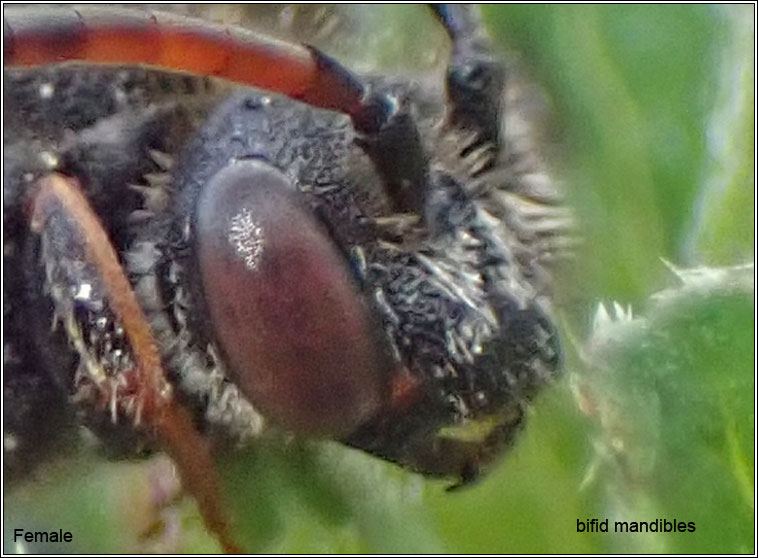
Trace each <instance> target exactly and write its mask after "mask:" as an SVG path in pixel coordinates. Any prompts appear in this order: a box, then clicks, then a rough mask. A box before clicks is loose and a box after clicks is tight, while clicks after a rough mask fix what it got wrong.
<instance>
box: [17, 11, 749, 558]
mask: <svg viewBox="0 0 758 558" xmlns="http://www.w3.org/2000/svg"><path fill="white" fill-rule="evenodd" d="M753 10H754V8H753V6H747V5H743V6H732V7H726V6H723V7H714V6H707V5H693V6H684V5H683V6H675V5H667V6H644V5H617V6H610V5H607V6H602V5H585V6H569V5H560V6H548V5H529V6H486V7H484V9H483V12H484V15H485V19H486V22H487V24H488V26H489V28H490V30H491V31H492V34H493V36H494V37H495V38H496V39H497V41H498V45H499V48H502V49H503V50H504V51H507V52H508V53H509V55H510V56H511V57H513V58H514V59H515V60H516V61H517V62H518V64H519V65H520V67H521V68H522V69H523V70H524V71H525V73H526V74H527V75H528V77H529V78H530V79H531V80H532V81H533V82H534V83H536V84H538V85H539V87H540V88H541V92H542V94H543V96H544V101H545V102H544V113H545V118H544V122H540V126H541V127H540V134H541V137H542V138H543V140H544V141H543V143H544V149H545V151H546V155H547V156H548V157H547V158H548V161H549V162H550V166H551V168H552V172H553V174H554V175H555V176H556V177H558V179H559V180H560V182H561V184H562V185H563V188H564V191H565V193H566V196H567V199H568V203H569V204H570V205H571V206H572V207H573V208H574V211H575V212H576V215H577V221H578V222H579V224H580V236H581V244H580V247H579V249H578V250H577V259H576V262H575V264H574V265H573V266H572V267H571V268H570V269H567V270H566V271H565V272H564V275H563V276H562V277H561V281H560V288H559V293H558V302H559V305H558V306H559V313H560V318H561V322H562V326H563V333H564V345H565V348H566V353H567V366H566V372H565V375H564V377H563V379H562V380H561V381H559V382H558V383H557V384H556V385H555V386H553V387H552V388H550V389H548V390H546V392H545V393H544V394H543V395H542V396H541V397H540V398H539V400H538V401H537V403H536V405H535V406H534V408H533V411H532V413H531V416H530V417H529V421H528V426H527V429H526V431H525V432H524V434H523V436H522V437H521V439H520V440H519V443H518V444H517V445H516V447H515V448H514V449H513V450H512V452H511V453H510V454H509V455H508V457H507V458H506V459H505V460H504V461H503V463H502V464H501V466H499V468H498V469H497V470H496V471H495V472H494V473H493V474H492V475H491V476H489V477H487V478H486V479H484V480H483V481H482V482H481V483H480V484H478V485H476V486H475V487H473V488H470V489H467V490H463V491H459V492H455V493H447V492H445V491H444V487H445V484H444V483H440V482H434V481H427V480H424V479H422V478H420V477H418V476H415V475H412V474H409V473H406V472H404V471H401V470H398V469H396V468H395V467H393V466H391V465H388V464H385V463H383V462H381V461H379V460H376V459H373V458H370V457H368V456H366V455H363V454H362V453H360V452H355V451H351V450H348V449H345V448H342V447H341V446H339V445H337V444H333V443H327V442H314V441H306V442H294V441H288V442H285V441H283V440H271V441H264V442H262V443H261V444H259V445H257V446H256V447H254V448H251V449H249V450H247V451H245V452H243V453H238V454H236V455H234V456H229V457H226V458H224V460H223V461H224V462H223V464H222V467H221V468H222V473H223V475H224V478H225V489H226V494H227V497H228V499H229V500H230V501H231V507H232V509H233V511H234V513H235V515H236V517H237V524H236V531H235V536H236V537H237V539H238V540H239V541H240V542H241V543H242V544H243V545H244V548H245V549H246V550H249V551H264V552H291V553H297V552H381V553H385V552H402V553H415V552H419V553H421V552H456V553H461V552H463V553H465V552H478V553H532V552H539V553H593V552H606V553H607V552H635V551H640V552H720V553H733V552H747V553H752V552H754V550H755V549H754V547H753V529H754V523H755V521H754V470H755V469H754V461H753V455H754V422H755V417H754V399H753V394H754V362H753V354H754V353H753V351H754V327H755V323H754V314H753V307H754V279H753V271H752V268H743V269H737V268H731V267H729V266H735V265H737V264H743V263H746V262H752V261H753V257H754V256H753V254H754V203H755V188H754V174H753V161H754V105H753V98H754V89H753V87H754V85H753V84H754V79H755V76H754V70H753V68H754V58H753V46H754V43H753V41H754V27H753V20H754V13H753ZM315 13H316V15H317V16H318V15H319V12H315ZM345 13H346V14H347V16H345V17H346V18H347V20H348V21H349V22H350V23H351V25H353V26H354V27H349V26H346V28H345V29H343V28H342V27H340V25H342V24H343V23H344V22H343V20H338V24H334V25H333V27H334V28H335V29H336V31H334V32H333V33H332V34H331V35H330V34H328V33H327V34H326V35H324V36H319V35H318V34H316V37H315V39H314V42H319V41H321V42H322V43H323V46H324V48H325V49H326V50H327V51H328V52H331V53H332V54H334V55H335V56H338V57H340V58H343V59H346V60H348V61H352V63H353V64H354V65H356V66H361V65H364V66H367V67H383V68H393V67H397V68H400V71H407V70H408V67H409V66H414V65H418V66H424V65H427V66H428V65H430V64H431V65H433V64H434V63H436V62H438V61H439V59H440V56H443V55H442V54H440V53H443V54H444V48H445V42H444V38H443V36H442V34H441V33H440V32H439V30H438V29H436V27H435V24H434V22H433V21H432V20H431V18H429V17H427V16H426V15H425V14H423V11H422V10H421V8H420V7H418V6H401V7H388V8H385V7H382V8H379V7H378V6H363V7H359V8H357V7H352V8H348V9H347V12H345ZM323 14H326V15H323ZM323 14H322V15H321V16H320V17H322V19H323V18H328V17H329V12H328V11H326V10H325V11H324V12H323ZM251 17H253V16H251ZM256 17H258V16H256ZM259 17H260V18H261V19H262V20H263V19H265V18H266V17H272V16H271V14H270V13H268V12H266V13H263V14H262V15H260V16H259ZM314 17H315V16H314ZM295 21H296V22H297V21H299V20H297V19H295ZM322 23H323V22H322ZM327 23H328V22H327ZM354 28H357V29H359V30H360V32H357V33H356V32H355V31H351V29H354ZM664 259H665V260H666V262H671V265H672V266H673V267H674V268H675V269H679V268H690V267H697V266H708V267H701V268H700V272H699V273H695V274H694V275H693V274H687V273H686V272H681V273H679V274H677V273H676V272H675V270H672V269H671V268H670V267H669V266H667V265H666V264H665V263H664V261H663V260H664ZM662 290H665V291H664V293H663V294H660V295H658V296H652V295H654V293H658V292H661V291H662ZM613 302H618V303H619V305H620V307H619V309H616V310H614V306H613ZM600 303H603V305H604V306H603V308H604V309H606V313H607V314H608V315H609V317H608V318H606V319H598V318H597V316H598V305H599V304H600ZM627 305H631V308H632V313H633V315H634V316H635V319H632V320H630V319H628V314H627V313H626V312H622V311H621V310H620V308H621V307H623V308H624V309H626V308H627ZM600 314H602V312H600ZM624 316H626V318H624ZM593 318H594V321H593ZM159 465H160V464H159V463H156V462H155V461H150V462H142V463H106V462H103V461H101V460H99V459H96V458H95V457H93V456H92V455H90V454H85V455H80V456H78V457H76V458H72V459H71V460H70V461H67V462H66V463H63V464H56V465H54V466H51V467H50V468H49V469H47V470H46V471H45V472H44V474H43V475H41V476H40V478H38V479H36V480H35V481H33V482H29V483H28V484H26V485H24V486H22V487H20V488H17V489H15V490H14V491H12V492H10V493H6V495H5V503H6V507H5V519H6V528H5V529H6V531H5V537H4V549H5V550H6V551H14V550H23V549H21V548H17V547H14V546H13V544H12V543H11V542H10V538H9V536H8V533H9V532H10V531H9V530H10V529H11V528H12V527H13V526H14V525H21V526H23V527H25V528H31V527H37V528H45V527H47V528H56V529H57V528H64V529H65V528H69V529H70V530H72V531H73V532H74V534H75V543H74V544H72V545H69V546H66V547H65V548H62V549H61V548H58V550H59V551H64V552H75V551H85V552H114V551H129V550H136V551H140V550H142V551H146V550H154V549H163V550H169V551H191V552H213V551H216V550H218V549H217V547H216V545H215V542H214V541H213V540H212V539H211V538H209V537H208V536H207V535H206V534H205V533H204V531H203V528H202V525H201V523H200V521H199V519H198V517H197V514H196V511H195V509H194V505H193V503H192V502H191V501H190V500H189V499H184V500H181V501H179V502H177V503H176V504H175V505H174V506H173V507H172V508H170V510H169V512H168V513H169V515H168V517H169V519H167V522H166V525H169V526H170V527H171V526H173V527H171V528H174V527H177V528H178V532H177V534H174V535H170V534H167V533H169V531H170V529H169V528H166V530H165V532H160V531H159V532H158V534H156V535H155V536H153V537H152V538H151V537H147V538H145V537H142V538H141V539H140V538H139V537H138V536H137V533H138V532H139V531H141V530H143V529H144V521H145V517H146V516H147V515H149V513H148V511H145V510H146V509H147V508H146V507H145V506H146V505H145V503H144V502H145V500H149V498H150V497H149V490H150V488H149V487H150V486H151V485H150V480H149V479H150V478H151V477H150V475H155V474H157V473H155V471H156V470H158V467H159ZM588 518H600V519H605V518H612V521H611V524H612V523H613V518H615V519H619V520H625V521H651V520H655V519H656V518H666V519H668V520H673V519H676V520H677V521H694V522H695V523H696V531H695V533H684V534H658V535H656V534H652V535H640V534H634V535H625V536H619V535H615V534H612V533H609V534H604V533H602V534H587V533H577V532H576V531H577V520H586V519H588ZM33 549H34V548H32V550H33ZM27 550H29V548H27Z"/></svg>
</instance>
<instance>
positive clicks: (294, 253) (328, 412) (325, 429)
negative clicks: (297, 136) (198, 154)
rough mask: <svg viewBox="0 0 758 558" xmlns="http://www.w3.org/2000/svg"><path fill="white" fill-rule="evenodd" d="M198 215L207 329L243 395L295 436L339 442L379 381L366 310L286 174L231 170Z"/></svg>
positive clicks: (366, 409) (370, 402) (359, 419)
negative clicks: (208, 320)
mask: <svg viewBox="0 0 758 558" xmlns="http://www.w3.org/2000/svg"><path fill="white" fill-rule="evenodd" d="M195 218H196V219H195V230H196V235H197V236H196V239H197V246H196V248H197V258H198V268H199V271H200V280H201V283H202V288H203V295H204V299H205V303H206V306H207V309H208V312H209V314H210V322H211V323H210V326H211V329H212V331H213V333H214V335H215V338H216V341H217V342H218V345H219V346H220V348H221V351H222V353H223V355H224V357H225V360H226V364H227V366H228V368H229V373H230V375H231V377H232V379H233V380H234V382H235V383H236V384H237V386H238V387H239V389H240V390H241V391H242V392H243V393H244V394H245V396H246V397H247V398H248V399H249V400H250V401H251V402H252V403H253V404H254V405H255V406H256V407H257V408H259V409H260V410H261V411H262V412H263V413H264V414H266V416H267V417H269V418H270V419H271V420H272V421H274V422H276V423H279V424H280V425H282V426H285V427H286V428H289V429H290V430H292V431H295V432H298V433H302V434H309V435H324V436H332V437H339V436H343V435H346V434H349V433H350V432H351V431H353V430H354V429H355V428H356V427H357V426H359V425H360V424H362V423H363V422H364V421H365V420H366V419H367V418H369V417H370V416H371V415H373V414H374V413H375V412H376V410H377V409H378V407H379V405H380V403H381V401H382V399H383V394H384V387H383V386H384V382H383V381H382V380H383V378H384V375H383V370H382V366H383V365H382V361H383V359H382V358H381V351H380V349H379V343H378V342H377V336H376V335H375V333H374V326H373V323H372V321H371V318H370V313H369V311H368V307H367V305H366V304H365V303H364V301H363V300H362V297H361V295H360V293H359V291H358V289H357V287H356V286H355V285H354V283H353V281H352V279H351V276H350V273H349V268H348V266H347V264H346V262H345V261H344V259H343V258H342V257H341V256H340V253H339V251H338V250H337V249H336V247H335V246H334V244H333V243H332V241H331V240H330V238H329V236H328V235H327V232H326V230H325V229H324V227H323V226H321V224H320V223H319V222H318V221H317V220H316V219H315V218H314V217H313V214H312V212H311V211H310V209H309V208H308V207H307V206H306V205H305V204H304V202H303V201H302V199H301V197H300V195H299V194H298V192H297V191H296V190H295V188H294V187H293V185H292V184H291V183H290V181H289V180H288V179H287V177H286V176H284V175H283V174H282V173H281V172H280V171H279V170H277V169H275V168H273V167H272V166H270V165H268V164H267V163H265V162H264V161H261V160H244V161H237V162H235V163H232V164H230V165H229V166H227V167H226V168H224V169H223V170H221V171H220V172H218V173H217V174H216V175H215V176H214V177H213V178H212V179H211V180H210V181H209V183H208V184H206V186H205V188H204V189H203V192H202V193H201V195H200V200H199V203H198V206H197V209H196V215H195Z"/></svg>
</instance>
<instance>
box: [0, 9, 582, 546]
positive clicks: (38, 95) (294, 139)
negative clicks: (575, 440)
mask: <svg viewBox="0 0 758 558" xmlns="http://www.w3.org/2000/svg"><path fill="white" fill-rule="evenodd" d="M431 9H432V12H433V14H434V16H435V17H436V19H437V21H438V23H439V24H440V25H441V26H442V27H443V29H444V30H445V33H446V34H447V36H448V38H449V42H450V45H451V51H450V56H449V61H448V63H447V66H446V69H445V72H444V76H443V77H442V78H440V79H428V78H425V77H408V76H405V75H387V74H376V73H368V72H359V71H356V70H351V69H349V68H347V67H346V66H345V65H343V64H341V63H340V62H339V61H337V60H336V59H335V58H332V57H330V56H329V55H327V54H325V53H324V52H322V51H321V50H319V49H317V48H315V47H313V46H309V45H305V44H297V43H284V42H281V41H278V40H274V39H269V38H266V37H264V36H262V35H260V34H258V33H254V32H251V31H249V30H246V29H243V28H238V27H233V26H229V25H216V24H210V23H208V22H206V21H202V20H196V19H192V18H188V17H184V16H180V15H176V14H166V13H162V12H158V11H140V10H122V9H115V8H92V7H82V8H76V9H74V8H71V7H62V8H45V9H43V10H39V9H36V8H16V9H10V8H8V9H6V11H5V13H4V45H3V48H4V54H5V68H4V97H3V101H4V132H5V143H4V155H3V162H4V177H3V178H4V188H3V192H4V211H5V214H4V244H3V247H4V264H5V267H4V269H5V271H4V280H5V287H4V292H3V295H4V301H3V305H4V317H5V330H4V337H5V343H4V362H5V377H4V421H5V422H4V424H5V430H4V440H5V445H4V448H5V463H6V473H8V474H9V475H10V476H14V475H17V474H21V473H22V472H25V471H26V470H28V468H29V463H31V462H34V461H35V460H39V459H40V458H41V457H40V454H41V453H42V452H43V451H45V450H47V449H49V448H51V447H54V445H55V444H54V443H51V444H40V443H39V442H40V439H45V440H51V441H52V440H56V439H61V437H60V435H59V434H60V431H61V429H63V428H65V427H67V426H69V425H71V424H74V423H76V424H84V425H85V426H86V428H87V429H88V431H90V432H94V433H95V434H96V435H97V436H98V437H100V438H101V439H102V440H104V441H106V442H107V445H108V446H110V447H112V448H114V451H116V452H117V453H121V454H127V455H128V454H130V453H133V452H136V451H140V450H141V449H144V448H149V447H155V448H160V449H163V450H165V451H166V452H167V453H168V454H169V455H170V456H171V457H172V459H173V460H174V462H175V463H176V466H177V468H178V470H179V472H180V475H181V477H182V482H183V483H184V485H185V487H186V488H187V490H188V491H189V492H190V493H192V494H193V495H194V496H195V498H196V499H197V500H198V502H199V505H200V510H201V513H202V514H203V517H204V519H205V522H206V525H207V527H208V528H209V530H210V531H212V532H213V533H214V534H215V535H216V536H217V537H218V538H219V540H220V542H221V543H222V545H223V546H224V547H225V548H226V549H227V550H235V549H236V547H235V544H234V542H233V541H232V540H231V537H230V535H229V531H228V520H227V518H226V516H225V512H224V507H223V504H222V503H221V501H220V498H219V496H218V492H219V490H218V480H217V474H216V472H215V468H214V464H213V459H212V445H213V444H215V443H220V442H219V440H221V441H222V442H223V441H232V442H235V443H243V442H245V441H249V440H254V439H255V438H256V437H257V436H259V435H260V434H261V433H262V432H265V431H267V430H270V429H275V430H276V429H278V430H281V431H284V432H288V433H292V434H295V435H298V436H307V437H315V438H326V439H333V440H337V441H340V442H342V443H344V444H346V445H348V446H351V447H354V448H358V449H361V450H363V451H366V452H368V453H370V454H372V455H375V456H377V457H379V458H382V459H384V460H387V461H390V462H393V463H396V464H398V465H400V466H402V467H404V468H407V469H410V470H412V471H414V472H417V473H419V474H422V475H426V476H430V477H442V478H448V479H451V480H452V481H453V484H452V485H451V487H452V488H456V487H459V486H464V485H467V484H469V483H471V482H473V481H475V480H476V479H477V478H479V477H480V475H481V474H482V473H484V472H486V471H487V470H488V468H489V467H490V466H491V464H492V463H494V462H495V461H496V460H497V458H498V457H499V456H500V455H502V454H503V453H504V451H505V450H507V448H508V447H510V446H511V444H512V443H513V440H514V438H515V436H516V435H517V433H518V432H519V431H520V429H521V427H522V426H523V423H524V417H525V411H526V409H527V407H528V404H529V402H530V401H531V400H532V399H533V397H535V395H536V394H537V393H538V392H539V391H540V390H541V388H542V387H543V386H544V385H546V384H548V383H549V382H550V381H551V380H553V378H555V377H556V375H557V373H558V372H559V370H560V362H561V350H560V343H559V339H558V334H557V330H556V326H555V319H554V317H553V314H552V309H551V303H550V295H551V287H552V273H551V265H552V262H553V261H554V260H555V259H556V258H557V257H558V256H559V251H560V244H561V242H560V241H561V238H562V236H563V235H564V234H565V224H566V222H567V221H569V220H570V219H569V218H568V217H567V211H566V209H565V208H564V207H562V205H561V203H560V196H559V195H558V193H557V191H556V189H555V188H554V185H553V183H552V182H551V180H550V178H549V176H548V175H547V173H546V171H545V169H544V168H543V165H542V163H541V161H540V159H539V157H537V156H536V154H535V150H534V146H533V145H532V143H531V138H530V135H529V132H528V125H527V123H526V122H524V121H523V120H522V119H521V118H520V116H521V113H520V110H519V103H521V102H523V101H524V100H523V99H521V98H520V97H519V88H518V87H516V86H515V85H514V83H515V80H513V79H511V78H510V74H509V71H510V70H509V67H508V66H507V64H506V62H505V61H504V60H503V59H502V58H501V56H499V54H498V53H497V51H496V49H495V48H494V46H493V44H492V41H491V39H490V38H489V36H488V34H487V32H486V30H485V28H484V27H483V25H482V23H481V21H480V17H479V14H478V12H477V10H476V8H474V7H472V6H462V5H456V6H447V5H434V6H432V7H431ZM43 448H45V450H43Z"/></svg>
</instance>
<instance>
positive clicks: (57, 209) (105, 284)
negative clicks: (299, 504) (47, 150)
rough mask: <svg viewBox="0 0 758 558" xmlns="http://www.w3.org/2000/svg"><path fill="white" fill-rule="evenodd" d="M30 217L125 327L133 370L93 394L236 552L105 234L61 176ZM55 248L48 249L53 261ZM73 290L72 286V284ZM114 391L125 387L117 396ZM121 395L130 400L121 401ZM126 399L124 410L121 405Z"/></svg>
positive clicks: (203, 459) (211, 479) (40, 186)
mask: <svg viewBox="0 0 758 558" xmlns="http://www.w3.org/2000/svg"><path fill="white" fill-rule="evenodd" d="M30 212H31V228H32V230H33V231H34V232H35V233H37V234H39V235H40V236H42V238H43V241H45V236H44V235H45V231H46V227H48V224H49V223H51V222H53V221H51V220H54V221H57V223H58V225H57V229H56V233H57V237H56V239H57V240H59V241H60V240H62V239H61V236H65V246H66V247H67V248H68V249H69V250H71V249H73V250H74V251H78V252H79V253H80V254H81V255H83V258H84V262H81V263H82V264H83V265H85V266H87V267H88V268H89V269H91V270H94V277H96V279H97V283H98V285H95V286H93V285H92V284H90V283H88V285H89V287H88V289H98V288H99V289H101V290H102V297H103V299H104V300H105V301H106V302H107V305H108V307H109V309H110V312H111V313H112V315H113V316H114V317H115V320H117V322H118V323H119V324H120V326H121V327H122V328H123V332H124V337H125V339H126V341H127V343H128V347H129V350H130V354H131V362H132V363H133V366H132V367H131V368H130V369H129V370H128V371H127V372H121V374H123V375H125V376H127V377H126V378H123V377H122V378H119V380H121V381H120V382H115V381H103V382H97V381H94V382H93V383H94V385H95V386H97V387H96V389H97V390H98V391H99V392H100V393H98V394H97V395H98V396H99V398H101V399H108V400H112V401H114V403H115V406H116V408H115V409H114V411H119V412H122V413H123V414H126V415H127V416H128V417H129V418H130V419H131V420H133V421H134V423H135V425H137V426H139V427H140V428H142V429H144V430H145V431H146V433H147V434H148V435H150V436H152V437H154V438H155V439H157V440H158V442H159V443H160V445H161V447H162V448H163V449H165V451H166V452H167V453H168V454H169V455H170V456H171V458H172V459H173V460H174V462H175V463H176V466H177V468H178V470H179V474H180V477H181V479H182V482H183V485H184V486H185V487H186V489H187V490H188V491H189V493H191V494H192V495H193V496H194V497H195V498H196V499H197V502H198V505H199V508H200V512H201V513H202V515H203V519H204V520H205V524H206V526H207V527H208V529H209V530H210V531H211V532H213V533H214V534H215V535H216V536H217V537H218V540H219V542H220V543H221V545H222V546H223V548H224V550H225V551H227V552H236V551H238V550H239V549H238V548H237V546H236V545H235V544H234V542H233V541H232V540H231V538H230V536H229V533H228V522H227V518H226V517H225V512H224V510H223V506H222V504H221V497H220V481H219V478H218V474H217V471H216V468H215V464H214V462H213V459H212V457H211V453H210V447H209V443H208V441H207V440H206V439H204V438H203V437H202V436H201V435H200V434H199V433H198V432H197V430H196V429H195V427H194V425H193V423H192V420H191V418H190V415H189V414H188V413H187V412H186V411H185V410H184V408H182V407H181V405H180V404H179V403H178V402H177V400H176V399H175V398H174V397H173V393H172V387H171V384H170V383H169V382H168V380H167V379H166V375H165V372H164V370H163V368H162V366H161V358H160V354H159V352H158V347H157V344H156V341H155V339H154V338H153V334H152V332H151V330H150V326H149V325H148V322H147V319H146V318H145V315H144V313H143V311H142V309H141V308H140V306H139V303H138V302H137V298H136V296H135V294H134V291H133V290H132V288H131V285H130V284H129V282H128V280H127V278H126V275H125V274H124V270H123V268H122V267H121V264H120V263H119V261H118V257H117V255H116V252H115V250H114V249H113V246H112V245H111V242H110V240H109V238H108V236H107V233H106V232H105V230H104V229H103V226H102V224H101V223H100V221H99V219H98V217H97V215H96V214H95V213H94V211H93V210H92V208H91V207H90V204H89V202H88V201H87V199H86V198H85V197H84V195H83V194H82V192H81V191H80V188H79V185H78V183H77V181H76V180H74V179H72V178H69V177H65V176H63V175H60V174H50V175H48V176H46V177H44V178H42V179H40V180H39V181H38V182H37V184H36V191H35V192H34V194H33V197H32V200H31V204H30ZM61 223H63V225H61ZM61 233H63V234H61ZM55 249H56V248H55V247H52V248H50V250H51V251H52V252H53V255H52V256H51V257H53V258H54V257H55V254H54V251H55ZM60 255H61V256H66V257H67V256H68V254H60ZM59 279H60V278H59ZM70 282H71V283H74V281H73V280H71V281H70ZM72 286H74V287H76V285H75V284H73V285H72ZM79 287H81V285H79ZM53 298H54V299H55V295H53ZM55 302H56V303H57V302H58V301H55ZM73 344H74V346H75V348H77V350H78V351H79V352H80V357H81V358H82V359H87V358H90V355H88V354H87V352H86V348H84V345H83V343H82V342H81V340H79V344H78V345H77V343H76V342H73ZM119 386H121V388H125V389H121V390H120V387H119ZM113 390H115V391H113ZM119 390H120V391H119ZM127 394H128V396H129V397H125V396H126V395H127ZM126 401H129V402H130V404H129V405H125V402H126Z"/></svg>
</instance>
